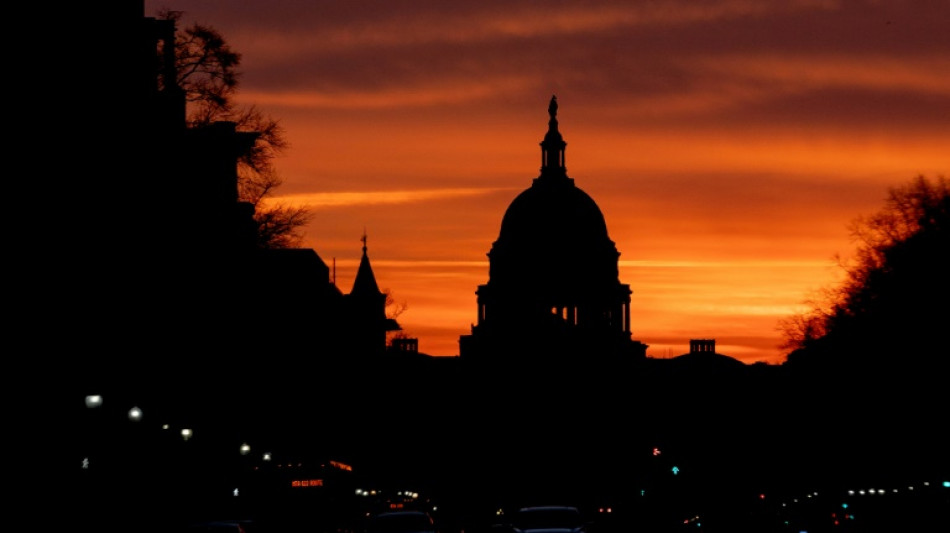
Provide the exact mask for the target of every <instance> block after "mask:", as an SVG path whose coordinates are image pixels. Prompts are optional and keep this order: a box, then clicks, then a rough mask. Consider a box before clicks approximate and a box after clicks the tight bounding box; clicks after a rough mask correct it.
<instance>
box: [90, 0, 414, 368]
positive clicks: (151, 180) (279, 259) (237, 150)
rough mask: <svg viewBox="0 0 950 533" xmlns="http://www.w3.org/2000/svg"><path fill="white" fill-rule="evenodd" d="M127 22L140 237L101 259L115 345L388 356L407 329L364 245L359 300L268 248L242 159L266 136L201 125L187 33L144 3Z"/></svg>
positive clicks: (297, 256)
mask: <svg viewBox="0 0 950 533" xmlns="http://www.w3.org/2000/svg"><path fill="white" fill-rule="evenodd" d="M127 14H128V15H129V17H130V20H128V21H126V22H127V23H128V25H129V30H130V31H128V32H124V33H121V35H123V36H125V37H126V38H128V39H129V40H130V42H129V43H128V46H127V47H126V48H127V49H128V50H132V51H135V57H134V61H133V64H134V65H136V68H135V69H134V70H133V73H134V76H130V77H129V78H128V79H123V80H122V81H123V82H125V83H127V84H128V85H127V87H126V88H127V89H128V90H127V91H125V92H124V93H123V94H124V95H125V96H126V97H127V98H128V99H129V100H133V101H134V105H129V106H128V108H127V109H125V112H124V113H121V114H120V113H117V115H120V116H121V117H122V120H123V122H122V123H117V124H115V133H114V134H113V135H114V138H113V139H112V142H113V143H114V144H115V145H116V149H120V148H121V147H125V146H128V147H130V149H122V150H121V151H122V152H123V153H122V154H121V160H122V161H123V168H122V172H121V176H120V177H121V184H120V186H121V187H122V188H123V193H124V196H125V200H124V201H123V202H116V203H115V205H116V210H117V211H116V215H115V218H116V219H117V220H121V221H122V227H123V229H124V230H125V231H126V232H127V233H128V235H125V236H123V238H122V239H121V241H118V240H117V242H116V244H115V245H113V246H112V247H111V248H109V250H108V253H109V254H110V255H108V256H107V259H103V260H102V262H103V264H105V265H106V266H107V267H108V268H111V269H112V270H113V271H114V272H111V273H110V276H109V278H108V284H103V285H102V286H101V290H100V293H101V294H104V295H105V294H108V295H115V298H116V299H117V300H118V302H117V303H116V305H114V306H113V308H114V309H116V318H115V327H114V328H112V334H111V335H110V336H109V342H114V343H115V344H116V346H121V348H122V349H128V347H129V346H141V345H145V346H148V348H149V350H150V351H153V352H155V353H167V352H173V353H177V352H179V351H181V348H182V347H183V346H189V347H191V348H192V349H198V350H200V351H202V352H204V353H209V354H220V353H245V352H252V351H256V350H261V349H271V348H287V349H299V350H303V351H306V352H308V353H311V354H314V355H316V356H317V357H324V356H325V357H354V358H360V357H361V356H363V355H379V354H383V353H385V351H386V332H387V331H389V330H392V329H398V324H395V322H394V321H391V320H386V317H385V295H383V294H382V293H381V292H380V291H379V289H378V287H377V284H376V279H375V275H374V273H373V271H372V268H371V267H370V265H369V259H368V256H367V253H366V247H365V242H364V247H363V256H362V263H361V265H360V269H359V273H358V276H357V283H356V285H355V286H354V288H353V293H352V294H350V295H347V294H344V293H343V292H342V291H340V290H339V289H338V288H337V287H336V284H335V279H333V278H332V277H331V274H330V269H329V268H328V266H327V264H326V263H325V262H324V260H323V259H322V258H321V257H320V256H319V255H318V254H317V253H316V252H315V251H314V250H312V249H306V248H289V249H269V248H265V247H261V246H259V245H258V240H257V230H258V223H257V222H256V220H255V206H254V205H253V204H252V203H249V202H245V201H242V200H241V198H240V196H239V189H238V179H239V178H238V161H239V158H240V157H241V156H242V155H244V154H246V153H247V151H248V150H250V149H251V148H252V147H253V146H254V145H255V143H257V142H258V137H259V135H258V133H256V132H252V131H241V129H240V128H239V127H238V125H237V124H235V123H233V122H228V121H217V122H212V123H210V124H207V125H197V126H196V125H191V124H189V123H188V121H187V115H186V98H185V96H186V95H185V92H184V91H183V90H182V89H181V88H180V87H179V86H178V84H177V82H176V80H177V71H176V65H175V53H174V52H175V51H174V42H175V33H176V26H175V21H173V20H160V19H156V18H152V17H146V16H145V13H144V3H140V4H139V6H138V9H136V10H130V11H128V12H127ZM133 17H134V18H133ZM108 141H109V139H104V140H103V142H104V144H108ZM120 141H121V142H120ZM95 255H97V256H100V257H103V255H102V254H95ZM217 366H220V365H217Z"/></svg>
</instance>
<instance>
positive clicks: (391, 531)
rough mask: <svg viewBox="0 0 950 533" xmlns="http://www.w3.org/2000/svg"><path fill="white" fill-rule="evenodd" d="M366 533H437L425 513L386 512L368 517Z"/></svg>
mask: <svg viewBox="0 0 950 533" xmlns="http://www.w3.org/2000/svg"><path fill="white" fill-rule="evenodd" d="M366 533H438V530H437V528H436V526H435V522H434V521H433V520H432V516H430V515H429V513H427V512H425V511H386V512H382V513H379V514H377V515H375V516H372V517H370V519H369V523H368V525H367V528H366Z"/></svg>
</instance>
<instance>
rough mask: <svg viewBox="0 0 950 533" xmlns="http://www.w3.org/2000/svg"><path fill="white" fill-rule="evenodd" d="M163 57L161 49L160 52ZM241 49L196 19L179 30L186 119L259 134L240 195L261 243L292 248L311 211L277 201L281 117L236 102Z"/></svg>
mask: <svg viewBox="0 0 950 533" xmlns="http://www.w3.org/2000/svg"><path fill="white" fill-rule="evenodd" d="M183 15H184V12H183V11H171V10H167V9H166V10H161V11H159V14H158V16H159V17H160V18H163V19H166V20H173V21H175V22H176V25H177V23H179V22H180V21H181V19H182V16H183ZM159 57H160V58H161V57H162V56H161V54H160V55H159ZM240 65H241V54H240V53H238V52H235V51H234V50H232V49H231V46H230V45H229V44H228V42H227V40H226V39H225V38H224V37H223V36H222V35H221V33H220V32H219V31H218V30H216V29H215V28H214V27H212V26H208V25H204V24H198V23H194V24H191V25H190V26H186V27H179V28H178V29H177V31H176V34H175V67H176V69H175V71H176V72H177V78H176V80H175V82H176V83H177V84H178V87H179V88H180V89H181V90H182V91H184V93H185V101H186V105H187V117H186V122H187V124H188V126H189V127H191V128H201V127H206V126H208V125H210V124H212V123H213V122H216V121H222V120H226V121H230V122H234V123H235V124H236V127H237V129H238V130H240V131H253V132H256V133H258V138H257V142H256V143H254V145H253V146H252V147H251V148H250V149H249V150H248V151H247V152H245V153H243V154H241V155H240V157H239V158H238V196H239V199H240V200H241V201H244V202H249V203H251V204H253V205H254V221H255V223H256V224H257V245H258V246H259V247H261V248H292V247H294V246H297V245H298V244H299V243H300V241H301V240H302V235H301V233H300V232H301V230H302V229H303V227H304V226H305V225H306V224H307V223H308V222H309V221H310V220H311V218H312V214H311V213H310V211H309V209H307V208H306V207H303V206H293V205H287V204H284V203H279V202H273V201H270V199H271V198H272V197H273V194H274V191H275V190H276V189H277V188H278V187H280V186H281V185H282V184H283V178H282V177H281V176H280V174H279V173H278V172H277V169H276V166H275V164H274V159H275V158H276V157H277V156H279V155H280V153H281V152H283V150H285V149H286V148H287V147H288V143H287V139H286V137H285V132H284V129H283V127H282V126H281V125H280V123H279V121H277V120H275V119H273V118H271V117H269V116H267V115H265V114H264V113H263V112H261V111H260V110H259V109H258V108H256V107H255V106H253V105H252V106H238V105H237V104H235V102H234V95H235V94H236V92H237V88H238V84H239V81H240V76H241V72H240V71H239V70H238V68H239V67H240Z"/></svg>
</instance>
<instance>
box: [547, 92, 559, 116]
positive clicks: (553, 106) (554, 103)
mask: <svg viewBox="0 0 950 533" xmlns="http://www.w3.org/2000/svg"><path fill="white" fill-rule="evenodd" d="M548 114H549V115H551V120H554V118H555V117H556V116H557V95H551V103H550V104H548Z"/></svg>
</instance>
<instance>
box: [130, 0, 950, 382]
mask: <svg viewBox="0 0 950 533" xmlns="http://www.w3.org/2000/svg"><path fill="white" fill-rule="evenodd" d="M238 4H239V5H238ZM630 4H636V5H630ZM145 7H146V14H147V15H155V14H156V12H157V10H158V9H159V8H163V7H166V8H169V9H173V10H181V11H184V12H185V14H184V17H183V22H184V23H186V24H188V23H191V22H201V23H205V24H210V25H212V26H214V27H215V28H217V29H218V30H219V31H221V33H222V34H223V35H224V36H225V38H226V39H227V40H228V41H229V42H230V43H231V45H232V46H233V48H234V49H235V50H236V51H238V52H240V53H241V54H242V56H243V60H242V68H241V70H242V72H243V76H242V78H241V86H240V89H239V97H238V100H239V102H241V103H244V104H254V105H256V106H258V107H259V108H260V109H261V110H263V111H264V112H265V113H267V114H268V115H270V116H272V117H275V118H277V119H279V120H280V122H281V124H282V125H283V126H284V128H285V129H286V133H287V138H288V141H289V142H290V147H289V149H288V150H287V152H286V153H285V154H284V155H282V156H281V157H280V158H279V160H278V161H277V165H278V170H279V172H280V174H281V175H282V176H283V178H284V185H283V186H282V187H281V188H280V190H279V191H278V195H279V198H275V199H276V200H280V201H284V202H292V203H305V204H307V205H309V206H311V207H312V209H313V212H314V218H313V221H312V223H311V224H310V225H309V226H308V228H307V231H306V240H305V243H304V246H306V247H310V248H313V249H314V250H316V251H317V253H318V254H319V255H320V256H321V257H323V259H324V260H325V261H326V262H327V263H328V264H332V262H333V260H334V258H335V259H336V271H337V282H338V285H339V286H340V287H341V289H342V290H344V291H349V289H350V288H351V285H352V280H353V276H354V275H355V271H356V266H357V264H358V260H359V254H360V247H361V245H362V244H361V242H360V237H361V235H362V233H363V230H364V228H365V229H366V231H367V233H368V236H369V241H368V244H369V252H370V257H371V260H372V263H373V267H374V270H375V272H376V276H377V280H378V282H379V284H380V286H381V287H384V288H388V289H390V290H391V291H392V293H393V296H394V298H395V299H396V300H397V301H399V302H403V303H405V304H406V306H407V309H406V310H405V312H404V313H403V314H402V315H401V316H400V317H399V321H400V323H401V324H402V325H403V327H404V329H405V330H406V332H407V333H408V334H410V335H412V336H416V337H418V338H419V347H420V350H421V351H423V352H425V353H429V354H433V355H455V354H457V353H458V337H459V335H461V334H465V333H467V332H468V331H469V326H470V324H471V323H472V322H473V321H474V320H475V310H476V307H475V294H474V291H475V289H476V288H477V286H478V285H479V284H481V283H485V282H486V281H488V263H487V258H486V255H485V254H486V253H487V252H488V251H489V249H490V248H491V245H492V242H493V241H494V239H495V238H497V236H498V230H499V227H500V224H501V218H502V216H503V215H504V212H505V209H506V208H507V206H508V203H509V202H510V201H511V200H512V199H513V198H514V197H515V196H516V195H517V194H518V192H520V191H521V190H523V189H525V188H527V187H529V186H530V185H531V180H532V179H533V178H535V177H537V175H538V170H539V166H540V148H539V146H538V143H539V142H540V141H541V139H542V137H543V135H544V133H545V131H546V129H547V119H548V116H547V105H548V101H549V99H550V97H551V95H552V94H557V96H558V102H559V104H560V109H559V113H558V119H559V122H560V130H561V132H562V134H563V135H564V139H565V140H566V141H567V149H566V166H567V170H568V175H569V176H570V177H572V178H574V180H575V184H576V185H577V186H578V187H580V188H581V189H583V190H584V191H585V192H587V193H588V194H590V196H591V197H592V198H593V199H594V200H595V201H596V202H597V203H598V205H600V207H601V210H602V211H603V213H604V217H605V218H606V221H607V226H608V230H609V233H610V236H611V238H612V239H613V240H614V241H615V242H616V244H617V248H618V250H619V251H620V252H621V258H620V259H621V265H620V266H621V268H620V278H621V282H623V283H627V284H629V285H630V286H631V288H632V289H633V292H634V293H633V297H632V303H631V313H632V323H631V328H632V329H633V334H634V338H635V339H637V340H640V341H642V342H644V343H646V344H648V345H649V346H650V347H649V349H648V350H647V353H648V355H650V356H653V357H666V356H673V355H679V354H681V353H683V352H685V351H687V349H688V341H689V339H690V338H715V339H716V340H717V351H719V352H720V353H724V354H726V355H731V356H733V357H736V358H738V359H741V360H743V361H745V362H754V361H767V362H771V363H779V362H781V361H783V360H784V353H783V352H782V351H781V350H780V349H779V347H778V346H779V344H780V342H781V336H780V333H779V331H778V329H777V325H778V321H779V320H780V319H781V318H783V317H786V316H788V315H790V314H793V313H795V312H796V311H798V310H801V309H803V302H805V301H806V300H807V299H808V298H809V297H811V296H812V295H813V294H814V293H815V291H817V290H818V289H820V288H822V287H825V286H828V285H829V284H831V283H833V282H834V281H835V280H836V279H837V277H838V275H840V270H839V269H837V267H835V263H834V256H835V254H842V255H847V254H848V253H849V252H850V251H851V250H852V246H853V245H852V243H851V242H850V240H849V237H848V224H849V222H850V221H852V220H853V219H855V218H856V217H857V216H859V215H863V214H869V213H871V212H874V211H876V210H877V209H879V208H880V207H881V206H883V200H884V198H885V195H886V192H887V188H888V187H890V186H893V185H898V184H903V183H906V182H907V181H908V180H910V179H911V178H912V177H914V176H916V175H918V174H924V175H927V176H937V175H950V156H948V155H947V154H948V153H950V149H948V148H950V127H948V124H950V32H948V31H947V28H946V23H947V21H948V20H950V2H946V1H944V0H919V1H909V2H896V1H886V0H881V1H873V0H866V1H860V0H855V1H845V0H841V1H834V0H799V1H796V0H776V1H769V0H755V1H752V0H721V1H716V0H710V1H708V2H701V3H699V2H695V1H691V0H669V1H663V0H658V1H653V2H638V3H632V2H619V1H618V2H599V1H585V2H528V1H521V0H519V1H505V2H501V1H483V2H477V3H472V2H453V1H435V0H432V1H415V2H405V1H403V2H400V1H389V2H379V1H362V2H328V1H327V2H292V1H280V0H270V1H265V0H247V1H242V2H240V3H238V2H232V1H227V0H188V1H185V0H165V1H162V2H158V1H153V0H148V1H146V3H145Z"/></svg>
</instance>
